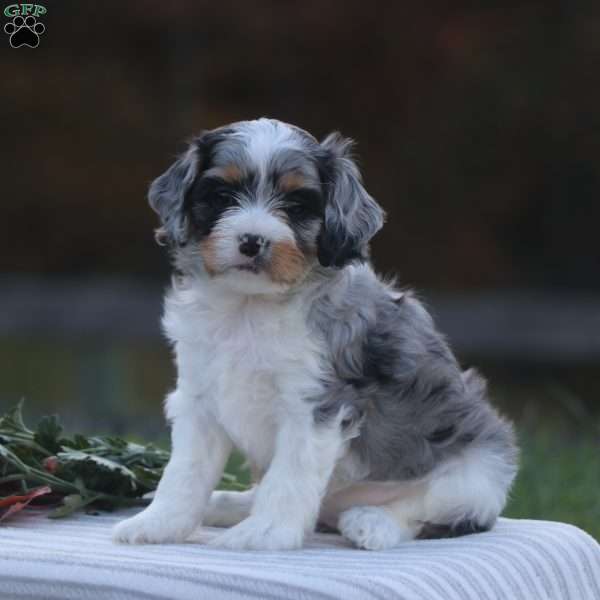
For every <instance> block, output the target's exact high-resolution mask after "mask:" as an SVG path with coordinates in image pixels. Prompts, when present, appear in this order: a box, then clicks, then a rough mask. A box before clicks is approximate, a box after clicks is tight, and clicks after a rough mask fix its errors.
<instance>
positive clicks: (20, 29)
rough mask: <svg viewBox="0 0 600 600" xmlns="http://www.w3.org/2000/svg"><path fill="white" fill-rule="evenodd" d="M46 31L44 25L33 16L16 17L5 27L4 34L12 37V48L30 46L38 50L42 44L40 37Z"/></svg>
mask: <svg viewBox="0 0 600 600" xmlns="http://www.w3.org/2000/svg"><path fill="white" fill-rule="evenodd" d="M44 31H46V28H45V27H44V24H43V23H40V22H38V20H37V19H36V18H35V17H34V16H33V15H29V16H28V17H25V18H23V17H21V16H16V17H14V18H13V20H12V21H10V22H9V23H7V24H6V25H5V26H4V32H5V33H7V34H8V35H9V36H10V40H9V41H10V45H11V47H12V48H20V47H21V46H29V47H30V48H37V47H38V45H39V43H40V35H42V33H44Z"/></svg>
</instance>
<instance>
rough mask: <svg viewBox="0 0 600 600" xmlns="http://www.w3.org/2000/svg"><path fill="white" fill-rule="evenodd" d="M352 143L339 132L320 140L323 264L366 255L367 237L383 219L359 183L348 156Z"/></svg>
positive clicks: (342, 262) (337, 263)
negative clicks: (321, 153)
mask: <svg viewBox="0 0 600 600" xmlns="http://www.w3.org/2000/svg"><path fill="white" fill-rule="evenodd" d="M352 145H353V142H352V140H350V139H348V138H343V137H342V136H341V135H340V134H339V133H332V134H330V135H328V136H327V137H326V138H325V140H323V142H322V143H321V148H322V150H323V151H324V158H323V169H322V173H321V177H322V179H323V185H324V190H325V196H326V204H325V218H324V222H323V227H322V229H321V232H320V234H319V240H318V258H319V262H320V263H321V264H322V265H323V266H325V267H331V266H334V267H342V266H344V265H345V264H347V263H348V262H350V261H351V260H354V259H361V258H366V256H367V252H368V245H369V240H370V239H371V238H372V237H373V236H374V235H375V234H376V233H377V232H378V231H379V229H381V227H382V225H383V221H384V218H385V213H384V212H383V209H382V208H381V207H380V206H379V204H377V202H375V200H374V199H373V198H371V196H370V195H369V194H368V192H367V190H365V188H364V187H363V185H362V181H361V176H360V173H359V171H358V167H357V166H356V163H355V162H354V161H353V160H352V158H351V155H350V151H351V149H352Z"/></svg>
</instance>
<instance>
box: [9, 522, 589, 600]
mask: <svg viewBox="0 0 600 600" xmlns="http://www.w3.org/2000/svg"><path fill="white" fill-rule="evenodd" d="M129 514H131V513H129ZM127 515H128V513H119V514H112V515H102V516H91V515H80V516H78V517H74V518H69V519H64V520H58V521H51V520H49V519H47V518H45V517H44V516H43V515H38V514H22V515H21V516H17V517H16V518H15V519H13V520H12V521H10V522H8V523H7V524H3V525H0V599H2V600H5V599H6V600H8V599H10V600H12V599H32V600H33V599H35V600H42V599H43V600H55V599H56V600H70V599H73V600H87V599H89V600H109V599H110V600H124V599H133V600H137V599H139V600H162V599H167V598H168V599H177V600H186V599H190V600H192V599H193V600H199V599H204V598H206V599H207V600H221V599H233V598H235V599H239V598H255V599H275V598H297V599H308V598H318V599H322V600H326V599H333V598H336V599H337V598H339V599H343V600H353V599H356V600H359V599H360V600H365V599H370V598H373V599H377V600H391V599H394V598H402V599H407V600H408V599H415V600H417V599H418V600H429V599H431V600H434V599H435V600H471V599H473V600H486V599H488V600H501V599H502V600H537V599H540V600H542V599H543V600H547V599H556V600H599V599H600V546H599V545H598V544H597V543H596V542H595V541H594V540H593V539H592V538H591V537H590V536H588V535H587V534H586V533H584V532H583V531H581V530H580V529H577V528H576V527H573V526H571V525H565V524H562V523H551V522H546V521H525V520H523V521H516V520H511V519H501V520H500V521H499V523H498V524H497V526H496V528H495V529H494V530H493V531H491V532H489V533H483V534H478V535H472V536H468V537H464V538H458V539H452V540H432V541H416V542H411V543H407V544H405V545H403V546H402V547H400V548H398V549H396V550H389V551H385V552H368V551H364V550H355V549H353V548H350V547H349V546H348V545H347V544H346V543H345V542H344V540H342V538H340V537H339V536H336V535H326V534H320V535H315V536H314V537H313V538H312V539H311V540H309V542H308V544H307V547H306V548H305V549H304V550H300V551H292V552H232V551H226V550H214V549H209V548H207V547H206V546H204V545H202V542H203V541H206V540H207V539H209V538H210V537H211V536H212V535H214V534H215V532H216V531H218V530H215V529H210V528H204V529H202V530H200V531H198V532H197V534H196V535H194V536H193V538H192V540H191V541H190V542H189V543H187V544H181V545H162V546H117V545H115V544H113V543H112V542H111V540H110V529H111V527H112V525H113V524H114V523H116V522H117V521H118V520H119V519H122V518H124V516H127Z"/></svg>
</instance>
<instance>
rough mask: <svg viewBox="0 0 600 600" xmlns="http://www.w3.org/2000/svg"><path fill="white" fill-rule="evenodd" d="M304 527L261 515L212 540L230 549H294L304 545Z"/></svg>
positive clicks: (214, 544)
mask: <svg viewBox="0 0 600 600" xmlns="http://www.w3.org/2000/svg"><path fill="white" fill-rule="evenodd" d="M303 538H304V532H303V530H302V528H299V527H293V526H289V525H283V524H280V523H275V522H273V521H271V520H270V519H263V518H261V517H256V516H252V517H248V518H247V519H245V520H243V521H242V522H241V523H239V524H238V525H236V526H235V527H232V528H231V529H228V530H227V531H226V532H224V533H222V534H221V535H219V536H218V537H216V538H215V539H214V540H212V541H211V542H210V545H211V546H214V547H216V548H228V549H230V550H294V549H296V548H300V547H301V546H302V541H303Z"/></svg>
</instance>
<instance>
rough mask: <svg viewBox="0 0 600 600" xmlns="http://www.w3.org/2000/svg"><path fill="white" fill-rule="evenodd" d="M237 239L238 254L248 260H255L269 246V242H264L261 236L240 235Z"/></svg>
mask: <svg viewBox="0 0 600 600" xmlns="http://www.w3.org/2000/svg"><path fill="white" fill-rule="evenodd" d="M239 239H240V245H239V251H240V254H243V255H244V256H248V257H249V258H255V257H256V256H258V255H259V254H261V252H263V251H264V250H265V249H266V248H267V247H268V246H269V242H268V241H267V240H265V238H264V237H263V236H262V235H255V234H253V233H244V234H243V235H240V238H239Z"/></svg>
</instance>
